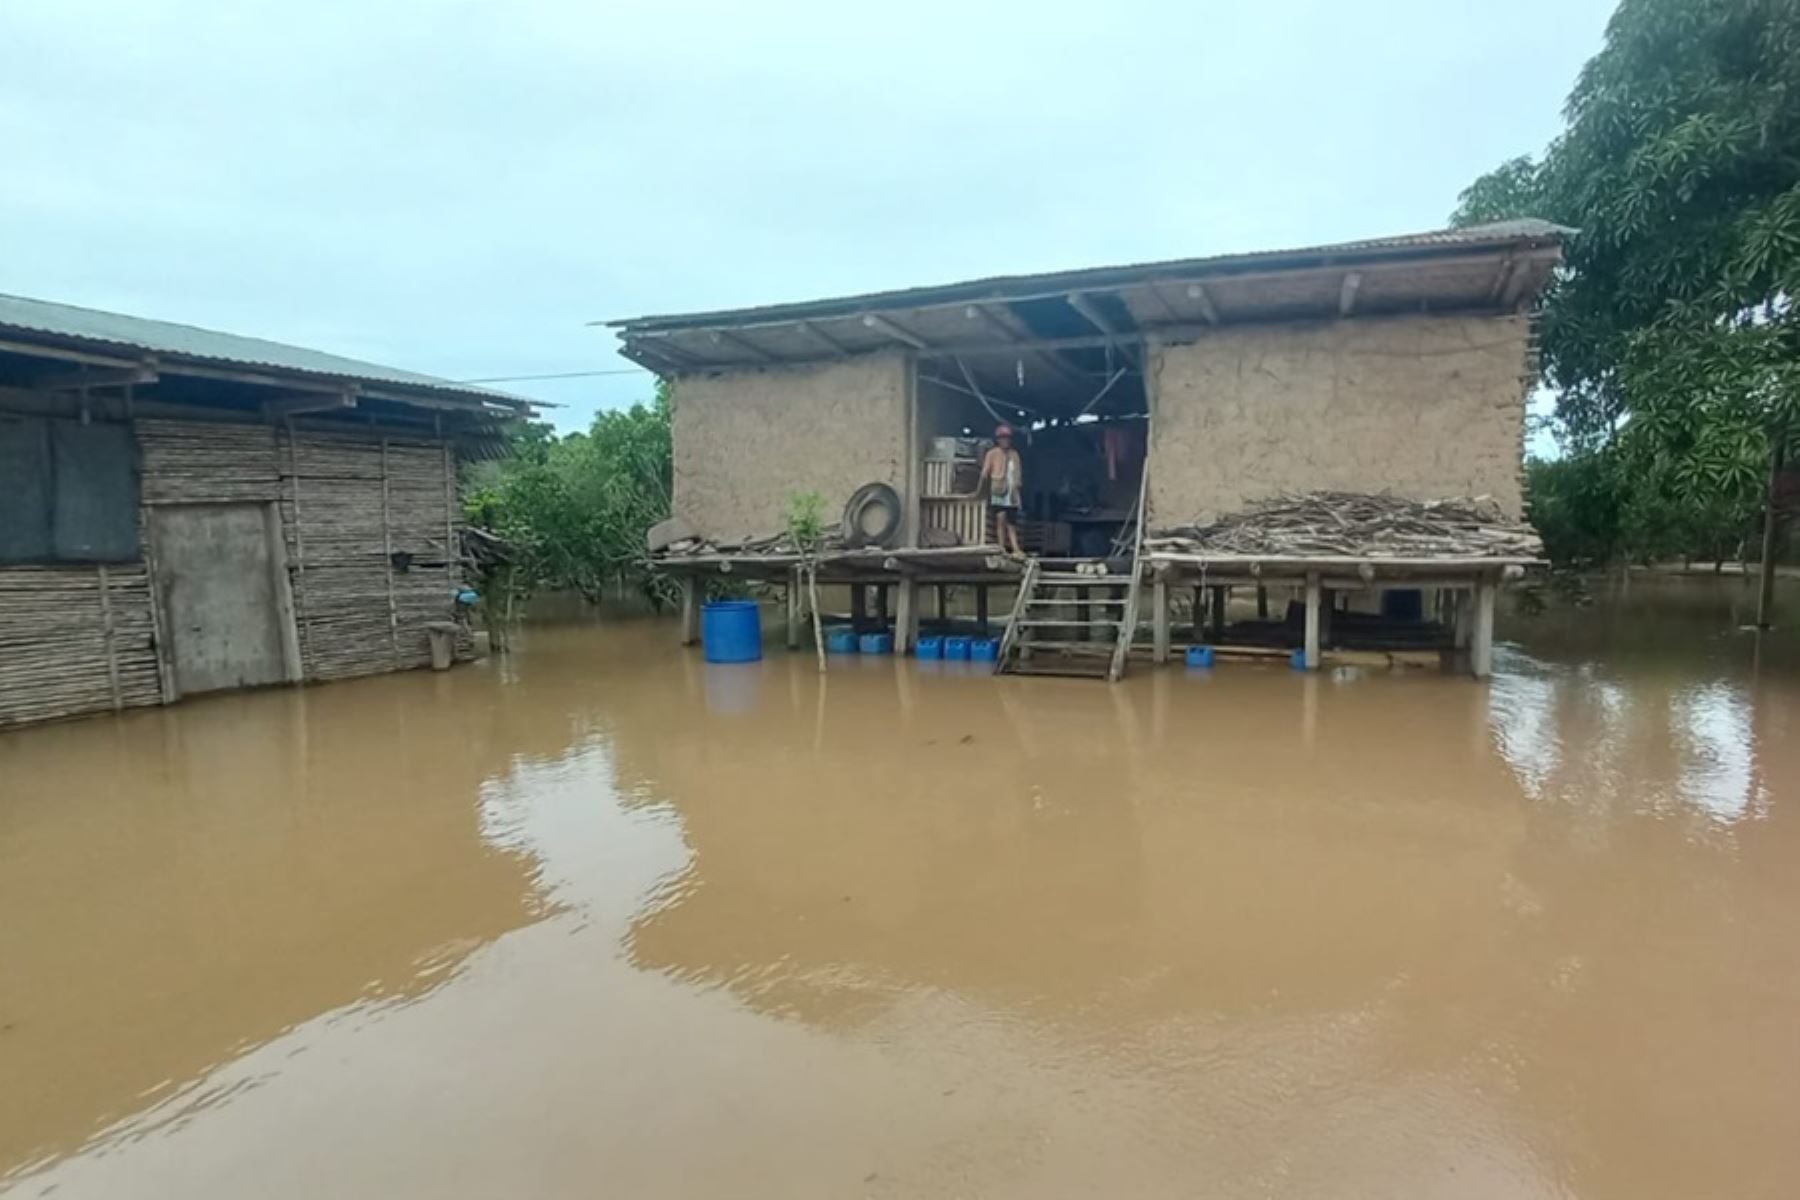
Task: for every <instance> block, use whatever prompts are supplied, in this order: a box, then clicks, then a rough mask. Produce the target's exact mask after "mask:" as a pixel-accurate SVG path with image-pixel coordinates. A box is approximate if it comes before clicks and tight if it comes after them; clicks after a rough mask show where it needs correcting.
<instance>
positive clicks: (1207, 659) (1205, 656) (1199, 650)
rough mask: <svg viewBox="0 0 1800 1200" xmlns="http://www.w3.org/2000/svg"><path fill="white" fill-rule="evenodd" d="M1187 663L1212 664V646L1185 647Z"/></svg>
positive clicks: (1197, 664) (1198, 665) (1203, 665)
mask: <svg viewBox="0 0 1800 1200" xmlns="http://www.w3.org/2000/svg"><path fill="white" fill-rule="evenodd" d="M1187 665H1188V666H1190V667H1210V666H1212V665H1213V648H1212V647H1211V646H1189V647H1188V648H1187Z"/></svg>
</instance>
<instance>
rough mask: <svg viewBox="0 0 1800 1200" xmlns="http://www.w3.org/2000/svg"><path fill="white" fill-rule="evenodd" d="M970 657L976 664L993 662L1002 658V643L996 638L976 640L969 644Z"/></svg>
mask: <svg viewBox="0 0 1800 1200" xmlns="http://www.w3.org/2000/svg"><path fill="white" fill-rule="evenodd" d="M969 657H970V658H972V659H974V660H975V661H976V662H993V661H994V660H995V659H996V658H999V657H1000V643H999V641H997V640H996V639H994V638H976V639H975V640H974V641H972V642H970V643H969Z"/></svg>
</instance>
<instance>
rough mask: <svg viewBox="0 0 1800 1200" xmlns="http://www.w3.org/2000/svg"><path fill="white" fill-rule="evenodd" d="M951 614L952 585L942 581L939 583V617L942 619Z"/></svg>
mask: <svg viewBox="0 0 1800 1200" xmlns="http://www.w3.org/2000/svg"><path fill="white" fill-rule="evenodd" d="M949 615H950V585H949V584H947V583H940V584H938V585H937V619H938V620H939V621H942V620H943V619H944V618H945V617H948V616H949Z"/></svg>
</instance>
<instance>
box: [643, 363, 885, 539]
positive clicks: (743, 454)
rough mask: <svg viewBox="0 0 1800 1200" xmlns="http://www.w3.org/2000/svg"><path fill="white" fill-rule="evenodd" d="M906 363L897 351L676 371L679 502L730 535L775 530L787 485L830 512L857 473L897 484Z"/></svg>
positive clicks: (707, 528) (698, 521)
mask: <svg viewBox="0 0 1800 1200" xmlns="http://www.w3.org/2000/svg"><path fill="white" fill-rule="evenodd" d="M909 373H910V370H909V366H908V363H907V360H906V356H905V355H904V354H903V353H895V354H871V355H863V356H858V357H856V358H851V359H846V360H843V361H840V362H828V363H807V364H801V365H796V366H783V367H763V368H758V369H754V370H740V371H727V372H722V373H719V374H716V375H684V376H681V377H679V378H678V379H676V380H675V382H674V385H673V387H672V389H671V403H672V406H673V420H674V438H675V512H676V513H677V514H678V515H680V516H682V517H685V518H687V519H688V521H690V522H692V524H693V526H694V528H695V529H697V530H699V531H700V533H701V535H702V536H704V537H707V538H711V539H714V540H725V541H730V540H738V539H742V538H750V537H763V536H767V535H770V534H774V533H779V532H780V531H781V530H782V529H783V528H785V527H786V524H787V502H788V496H789V495H790V494H791V493H794V492H805V491H816V492H819V493H820V494H821V495H823V496H824V497H825V519H826V521H827V522H828V523H829V522H832V521H836V520H837V519H838V516H839V515H840V514H841V513H842V511H843V507H844V502H845V501H846V500H848V499H849V498H850V493H851V492H853V491H855V490H856V489H857V488H859V487H861V486H862V485H863V484H865V483H871V482H875V481H880V482H884V483H888V484H891V485H893V487H894V488H895V490H897V491H899V492H901V493H902V495H904V494H905V491H906V453H907V412H906V392H907V380H908V375H909Z"/></svg>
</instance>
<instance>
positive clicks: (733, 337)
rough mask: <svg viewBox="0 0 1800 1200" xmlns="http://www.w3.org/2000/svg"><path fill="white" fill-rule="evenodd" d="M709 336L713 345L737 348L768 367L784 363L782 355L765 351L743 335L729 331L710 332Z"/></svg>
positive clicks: (715, 330) (708, 332)
mask: <svg viewBox="0 0 1800 1200" xmlns="http://www.w3.org/2000/svg"><path fill="white" fill-rule="evenodd" d="M707 336H708V337H710V338H711V339H712V342H713V345H715V346H735V347H737V348H738V349H739V350H742V351H743V352H744V353H745V354H748V355H749V356H750V357H751V358H753V359H755V360H756V361H757V362H759V363H763V364H765V365H767V366H776V365H778V364H779V363H780V362H781V361H782V359H781V356H780V355H778V354H774V353H772V352H770V351H768V350H765V349H763V348H762V347H761V346H759V345H757V344H756V343H755V342H753V341H751V340H750V339H749V338H747V337H744V336H743V335H742V334H737V333H732V332H731V331H730V330H728V329H713V330H708V331H707Z"/></svg>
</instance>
